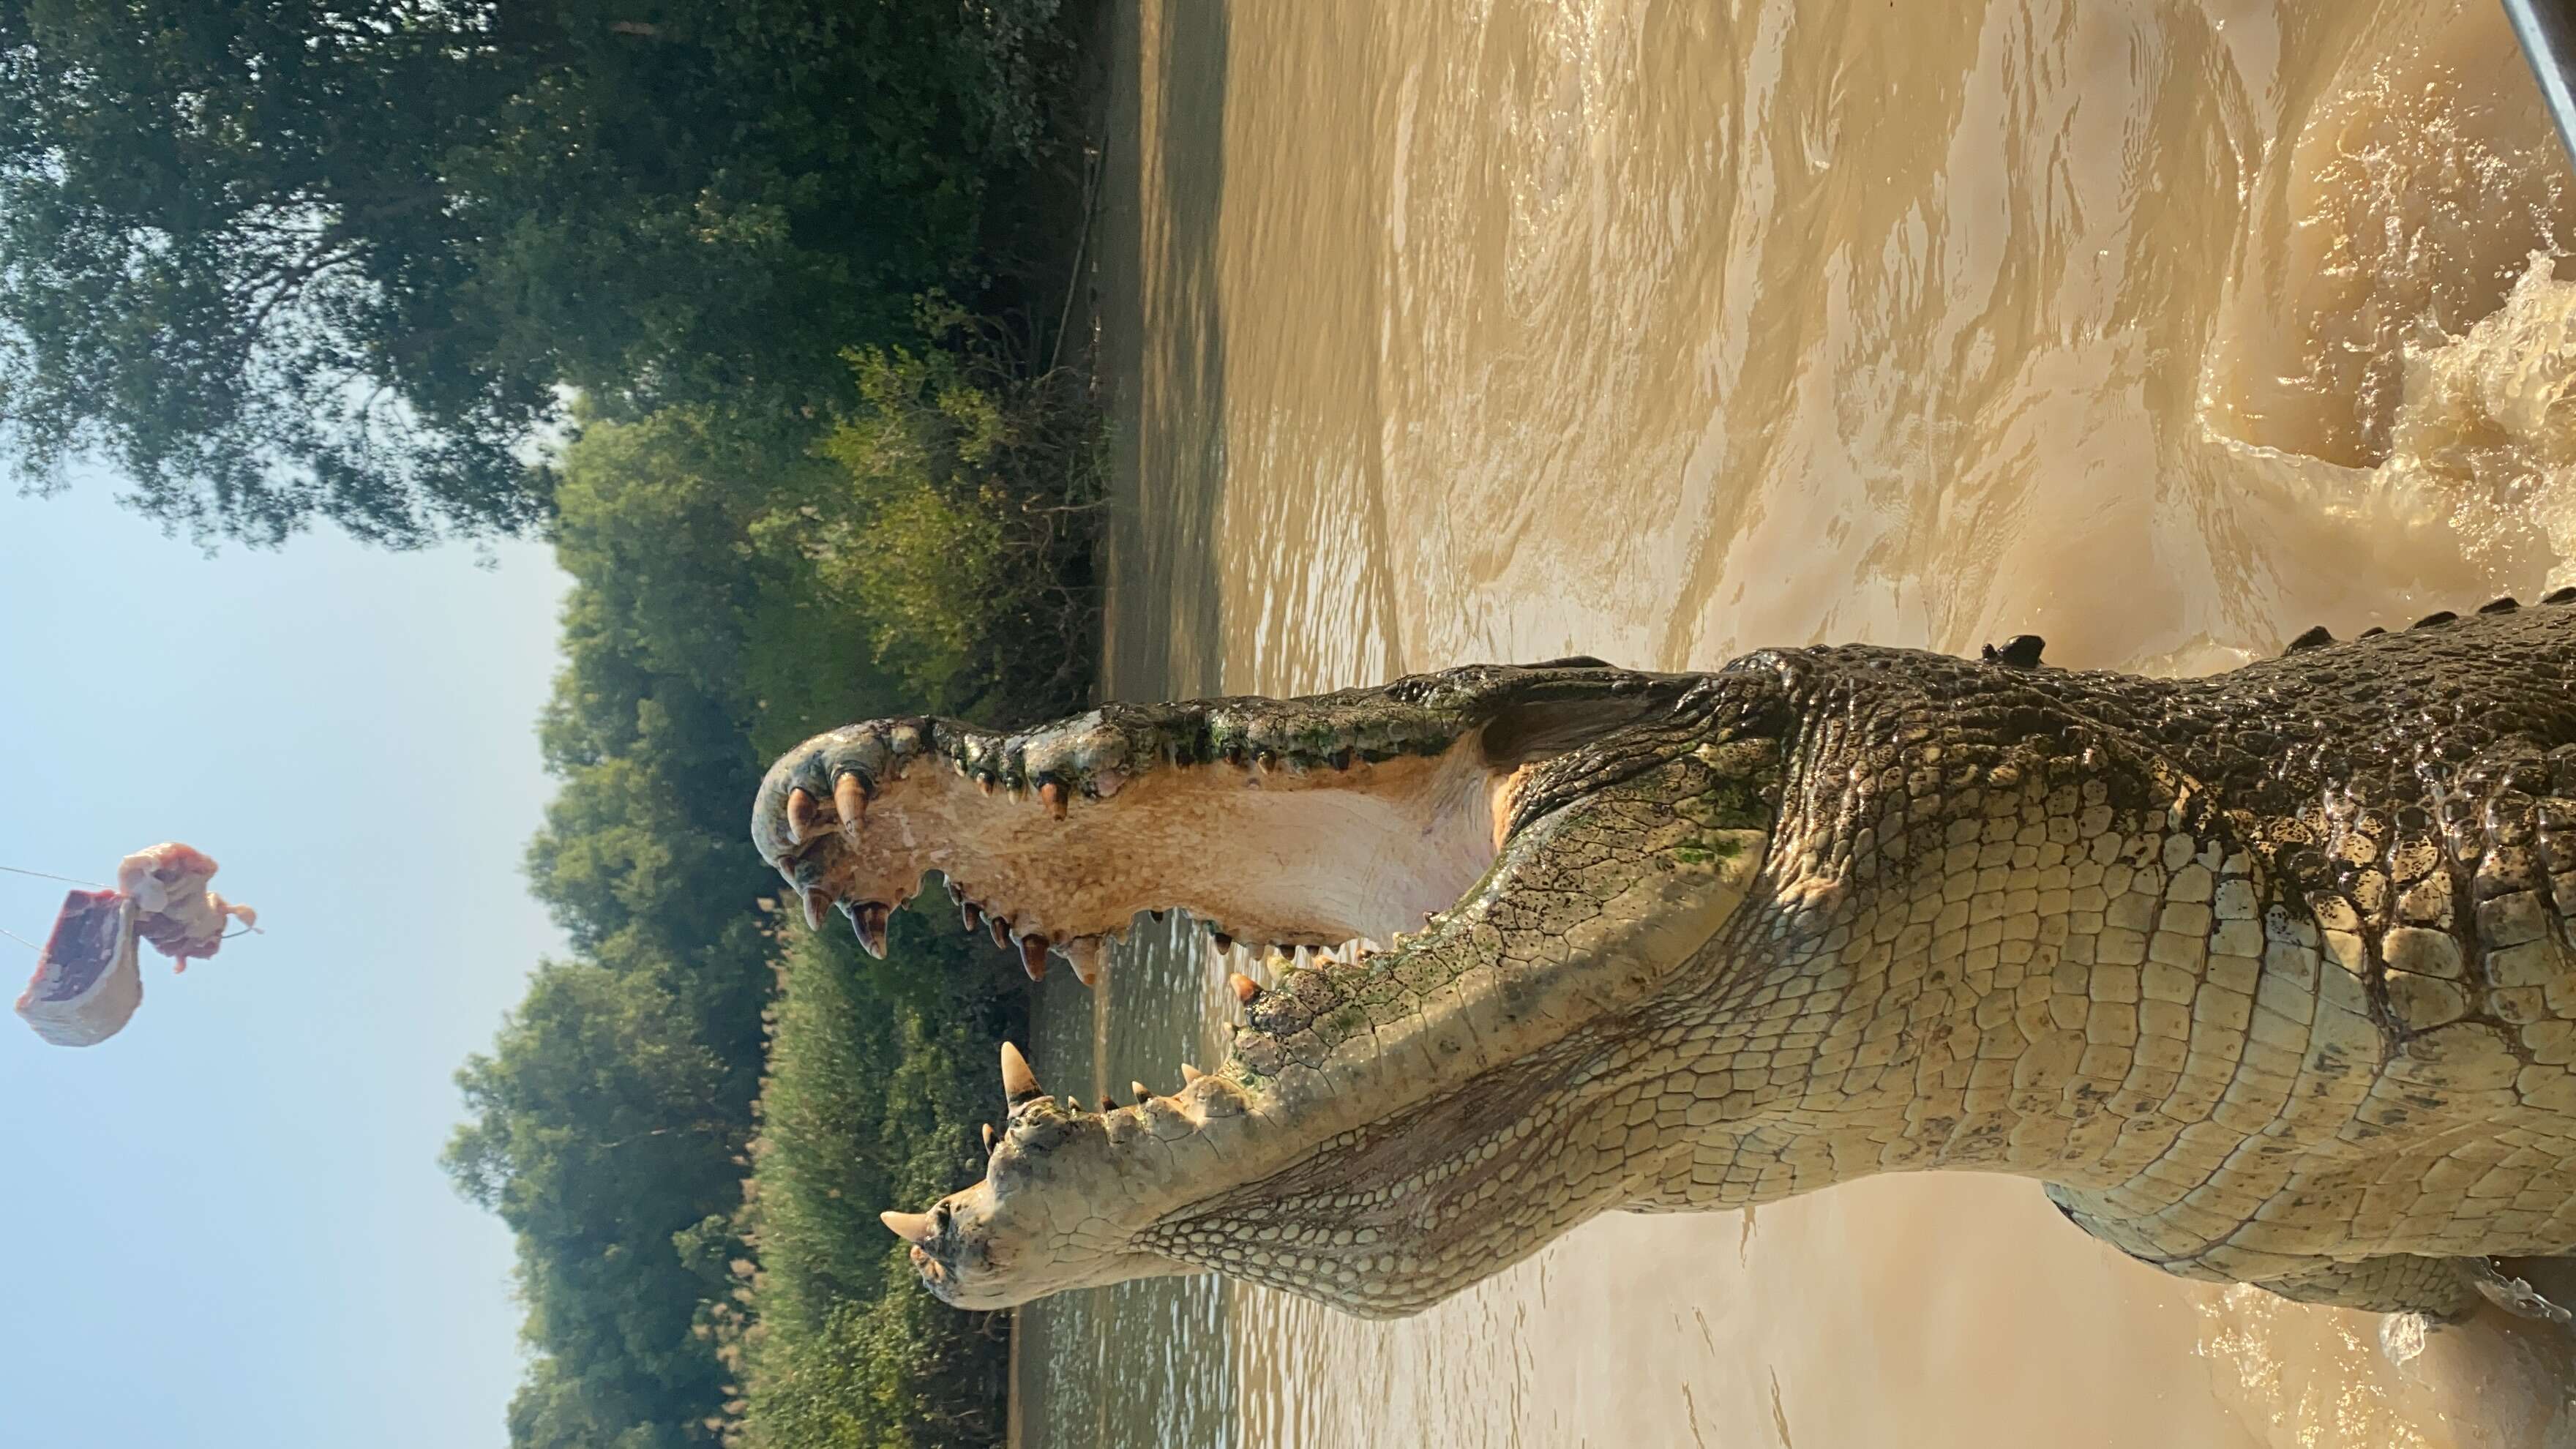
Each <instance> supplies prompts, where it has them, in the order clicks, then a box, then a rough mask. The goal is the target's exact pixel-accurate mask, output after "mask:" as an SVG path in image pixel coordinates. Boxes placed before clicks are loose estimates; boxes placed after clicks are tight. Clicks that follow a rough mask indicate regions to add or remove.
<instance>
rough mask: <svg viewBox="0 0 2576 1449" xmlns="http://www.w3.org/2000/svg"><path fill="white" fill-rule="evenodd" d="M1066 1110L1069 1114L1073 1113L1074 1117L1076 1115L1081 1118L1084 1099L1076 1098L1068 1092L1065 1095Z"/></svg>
mask: <svg viewBox="0 0 2576 1449" xmlns="http://www.w3.org/2000/svg"><path fill="white" fill-rule="evenodd" d="M1064 1110H1066V1111H1068V1112H1071V1113H1072V1114H1073V1115H1075V1116H1076V1117H1079V1116H1081V1115H1082V1099H1081V1098H1080V1097H1077V1096H1075V1095H1074V1094H1072V1093H1071V1092H1067V1093H1065V1094H1064Z"/></svg>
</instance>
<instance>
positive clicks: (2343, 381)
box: [1015, 0, 2576, 1449]
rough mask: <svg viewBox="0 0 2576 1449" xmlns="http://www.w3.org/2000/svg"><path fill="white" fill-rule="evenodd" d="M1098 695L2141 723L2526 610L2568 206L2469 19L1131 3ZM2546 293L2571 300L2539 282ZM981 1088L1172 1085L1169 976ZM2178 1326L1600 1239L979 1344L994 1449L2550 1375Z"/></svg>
mask: <svg viewBox="0 0 2576 1449" xmlns="http://www.w3.org/2000/svg"><path fill="white" fill-rule="evenodd" d="M1113 28H1114V31H1115V35H1114V40H1113V44H1112V46H1111V50H1110V54H1111V56H1112V75H1113V79H1112V85H1111V95H1112V102H1111V107H1110V119H1109V123H1108V126H1107V128H1106V131H1105V139H1106V142H1107V148H1106V149H1107V166H1106V177H1107V180H1106V184H1105V187H1104V197H1105V201H1104V206H1103V209H1102V214H1101V222H1100V227H1099V230H1098V232H1097V233H1096V234H1095V251H1094V255H1095V256H1096V258H1097V271H1096V274H1095V283H1096V286H1097V293H1098V300H1099V303H1100V307H1101V329H1102V331H1101V339H1102V342H1103V344H1104V347H1105V356H1106V358H1107V360H1108V362H1109V364H1110V366H1109V373H1110V375H1111V377H1112V379H1113V380H1114V383H1115V388H1116V392H1115V408H1116V412H1115V415H1116V418H1117V424H1118V429H1119V443H1118V447H1119V452H1120V466H1121V478H1122V484H1121V490H1120V496H1119V498H1118V500H1117V504H1118V511H1117V521H1116V525H1115V535H1114V540H1113V547H1112V551H1111V562H1112V576H1113V588H1112V606H1111V619H1110V635H1109V646H1108V659H1107V678H1108V681H1109V687H1110V689H1111V692H1112V693H1113V694H1115V695H1117V696H1120V697H1126V698H1149V697H1150V698H1165V697H1174V696H1182V695H1190V694H1197V693H1212V692H1218V691H1224V692H1236V691H1259V692H1268V693H1287V692H1301V691H1307V690H1314V689H1323V688H1332V687H1337V686H1341V685H1346V684H1353V683H1362V682H1374V681H1377V680H1379V679H1382V678H1384V677H1386V676H1390V675H1393V674H1397V673H1401V672H1404V671H1408V670H1416V669H1427V668H1434V667H1438V666H1441V665H1446V664H1452V663H1457V662H1461V661H1468V660H1484V659H1493V660H1514V659H1532V658H1543V657H1547V656H1551V655H1558V654H1564V653H1572V652H1585V653H1593V654H1599V655H1602V656H1605V657H1607V658H1610V659H1612V660H1614V661H1617V662H1620V663H1625V664H1631V665H1637V666H1643V667H1653V668H1664V669H1680V668H1707V667H1714V666H1716V665H1718V664H1720V663H1722V662H1723V661H1725V660H1726V659H1728V658H1729V657H1731V656H1732V655H1734V654H1737V653H1740V652H1742V651H1744V650H1746V649H1749V648H1754V647H1759V646H1762V645H1769V644H1799V643H1806V642H1811V641H1820V640H1850V639H1859V640H1869V641H1873V642H1878V643H1884V644H1898V645H1915V646H1924V647H1930V648H1935V649H1942V650H1949V651H1973V650H1974V649H1975V648H1976V646H1978V645H1979V644H1980V643H1983V642H1986V641H1988V640H1995V639H2001V638H2004V637H2006V636H2009V635H2013V634H2018V633H2023V632H2035V633H2039V634H2042V635H2045V636H2046V637H2047V639H2048V644H2049V651H2048V653H2049V658H2050V660H2051V661H2052V662H2056V663H2062V664H2068V665H2075V666H2115V667H2122V668H2129V669H2139V670H2150V671H2163V672H2169V673H2195V672H2203V671H2207V670H2212V669H2218V668H2225V667H2228V666H2230V665H2232V664H2234V663H2237V662H2240V661H2242V660H2245V659H2248V658H2252V657H2256V656H2259V655H2263V654H2266V653H2269V652H2272V651H2274V650H2276V649H2277V648H2278V647H2279V644H2280V642H2281V641H2282V640H2284V639H2287V638H2289V637H2290V636H2292V635H2294V634H2296V633H2298V632H2299V631H2301V630H2302V629H2304V628H2306V627H2307V626H2309V625H2311V624H2315V623H2320V622H2322V623H2325V624H2328V625H2330V626H2332V627H2333V628H2334V629H2335V630H2336V631H2337V632H2338V633H2339V634H2349V633H2350V632H2353V631H2355V630H2357V629H2359V628H2362V627H2365V626H2367V625H2369V624H2371V623H2374V622H2376V623H2389V624H2395V623H2402V622H2404V621H2406V620H2410V619H2412V618H2414V617H2416V616H2418V615H2421V614H2424V613H2428V612H2430V611H2432V610H2434V609H2437V608H2465V607H2467V606H2470V605H2474V604H2476V603H2479V602H2483V601H2484V600H2486V599H2487V598H2489V597H2491V596H2493V595H2495V594H2500V593H2507V592H2511V593H2516V594H2519V595H2520V596H2522V597H2524V598H2526V599H2528V598H2531V597H2534V596H2535V595H2537V594H2538V593H2540V592H2541V591H2543V590H2544V589H2547V588H2550V587H2553V586H2556V585H2558V584H2561V583H2565V582H2569V581H2570V580H2571V578H2576V563H2571V562H2570V560H2576V491H2571V487H2572V486H2576V472H2572V471H2571V470H2576V416H2571V413H2570V409H2571V407H2576V403H2571V402H2570V401H2569V396H2570V392H2571V383H2576V284H2571V283H2568V282H2561V281H2558V280H2556V279H2555V277H2554V275H2553V269H2552V265H2551V262H2550V260H2549V258H2548V254H2550V253H2553V252H2555V251H2558V250H2560V249H2563V248H2566V247H2567V246H2568V243H2569V241H2570V237H2571V233H2576V187H2571V185H2570V182H2569V179H2568V172H2567V169H2566V166H2565V163H2564V162H2563V161H2562V160H2561V159H2560V158H2559V157H2558V155H2557V153H2556V152H2555V150H2554V149H2553V147H2552V146H2551V144H2550V141H2549V137H2548V133H2547V131H2546V128H2545V122H2544V119H2543V117H2542V114H2541V112H2540V110H2539V108H2538V105H2537V102H2536V100H2535V99H2534V93H2533V89H2532V85H2531V82H2530V79H2529V75H2528V73H2527V71H2526V70H2525V68H2524V65H2523V62H2522V60H2521V58H2520V56H2519V54H2518V52H2517V51H2516V50H2515V49H2514V48H2513V46H2512V43H2511V40H2510V37H2509V35H2508V33H2507V31H2506V29H2505V26H2504V23H2503V21H2502V18H2501V16H2500V14H2499V13H2498V11H2497V10H2496V8H2495V7H2494V5H2493V4H2492V3H2491V0H2476V3H2465V4H2457V5H2453V4H2443V3H2423V0H2404V3H2398V0H2390V3H2367V0H2342V3H2295V4H2264V3H2255V0H2247V3H2209V4H2202V5H2190V4H2161V5H2160V4H2145V3H2122V0H2083V3H2080V4H2078V3H2075V0H1997V3H1985V4H1977V3H1964V4H1951V5H1923V4H1889V3H1883V0H1862V3H1850V4H1836V3H1817V0H1739V3H1732V4H1729V3H1722V0H1701V3H1695V4H1693V3H1686V4H1629V3H1617V0H1599V3H1568V4H1519V5H1511V4H1500V3H1494V0H1480V3H1463V0H1462V3H1450V0H1439V3H1434V0H1406V3H1403V4H1400V5H1386V4H1382V3H1380V4H1367V3H1356V0H1296V3H1294V4H1291V3H1285V0H1271V3H1265V4H1260V5H1224V4H1217V3H1212V0H1140V3H1127V4H1123V5H1121V6H1120V7H1119V8H1118V10H1117V12H1116V16H1115V20H1114V22H1113ZM2572 275H2576V273H2572ZM1148 935H1149V936H1150V937H1151V939H1149V940H1146V941H1144V942H1143V943H1142V944H1141V945H1139V946H1138V947H1136V948H1134V949H1132V950H1129V951H1127V952H1125V953H1123V954H1122V955H1121V956H1119V957H1118V958H1117V959H1116V960H1114V961H1113V963H1112V966H1111V969H1110V974H1109V980H1108V984H1107V985H1106V986H1105V987H1104V988H1103V990H1102V991H1101V992H1100V993H1098V994H1097V995H1093V994H1087V993H1085V992H1084V991H1083V990H1082V988H1081V987H1079V986H1078V985H1076V984H1074V983H1073V981H1072V980H1071V978H1070V973H1067V972H1057V973H1054V976H1053V978H1052V979H1051V980H1050V981H1049V982H1048V983H1047V987H1046V992H1045V995H1044V997H1043V1000H1042V1003H1041V1026H1040V1029H1039V1032H1038V1039H1037V1042H1036V1044H1035V1045H1036V1051H1035V1053H1034V1055H1035V1058H1036V1061H1037V1064H1038V1067H1039V1069H1040V1072H1041V1075H1042V1076H1044V1077H1045V1079H1046V1080H1047V1081H1048V1083H1049V1084H1050V1085H1051V1086H1055V1087H1057V1088H1058V1089H1059V1090H1087V1091H1088V1092H1091V1093H1098V1092H1101V1091H1105V1090H1113V1089H1114V1090H1117V1091H1118V1092H1119V1093H1120V1094H1121V1095H1122V1096H1123V1095H1124V1091H1125V1086H1124V1084H1125V1083H1126V1082H1127V1080H1128V1079H1129V1078H1130V1077H1139V1078H1142V1079H1144V1080H1145V1081H1146V1082H1147V1083H1149V1084H1151V1085H1154V1086H1156V1087H1158V1088H1164V1089H1168V1088H1169V1087H1171V1086H1173V1085H1175V1084H1176V1083H1177V1080H1178V1078H1177V1066H1176V1064H1177V1063H1178V1062H1179V1061H1181V1060H1182V1059H1184V1058H1189V1059H1193V1060H1198V1061H1206V1060H1208V1059H1209V1058H1210V1057H1212V1056H1214V1055H1216V1048H1215V1045H1214V1042H1213V1040H1212V1030H1213V1023H1214V1022H1215V1021H1217V1020H1218V1019H1219V1018H1220V1016H1221V1014H1222V1013H1221V1010H1220V1002H1219V1001H1218V1000H1217V993H1218V991H1219V990H1220V983H1221V981H1222V978H1223V975H1224V972H1225V970H1226V969H1227V966H1226V963H1224V962H1222V961H1219V960H1217V959H1216V958H1214V957H1213V956H1212V954H1211V953H1210V952H1209V950H1208V948H1207V947H1206V946H1205V945H1204V944H1203V938H1197V937H1195V936H1194V935H1193V934H1192V933H1191V932H1190V931H1189V930H1188V928H1187V927H1186V925H1185V924H1184V923H1182V922H1180V921H1179V920H1178V919H1177V918H1176V920H1175V922H1174V923H1173V925H1172V926H1170V927H1169V928H1168V929H1158V930H1157V931H1156V932H1149V933H1148ZM2382 1328H2383V1325H2382V1322H2381V1320H2379V1319H2377V1318H2374V1317H2372V1316H2369V1315H2363V1314H2354V1313H2346V1312H2339V1311H2334V1310H2324V1309H2312V1308H2304V1307H2300V1306H2297V1305H2292V1304H2289V1303H2286V1302H2282V1301H2280V1300H2277V1299H2274V1298H2271V1297H2269V1296H2268V1295H2264V1294H2261V1293H2258V1292H2254V1291H2251V1290H2244V1289H2236V1290H2227V1289H2221V1288H2216V1287H2212V1286H2206V1285H2199V1284H2191V1283H2185V1282H2182V1281H2180V1280H2176V1279H2172V1278H2168V1277H2165V1276H2163V1275H2160V1274H2158V1273H2156V1272H2154V1271H2153V1270H2151V1269H2148V1268H2145V1267H2142V1266H2139V1265H2137V1264H2134V1263H2130V1262H2128V1261H2126V1260H2124V1259H2121V1258H2120V1257H2119V1256H2118V1255H2116V1254H2115V1253H2113V1252H2111V1251H2110V1250H2109V1249H2107V1248H2104V1247H2102V1246H2100V1245H2098V1244H2096V1243H2094V1242H2093V1241H2092V1240H2090V1239H2088V1238H2086V1237H2084V1236H2083V1235H2082V1234H2080V1233H2078V1232H2076V1231H2075V1230H2074V1229H2072V1228H2071V1227H2069V1226H2067V1225H2066V1224H2065V1223H2064V1222H2062V1221H2061V1220H2059V1218H2058V1217H2057V1215H2056V1214H2055V1213H2054V1212H2053V1211H2051V1210H2050V1209H2049V1208H2048V1206H2047V1205H2046V1203H2045V1202H2044V1201H2043V1200H2042V1199H2041V1197H2040V1194H2039V1192H2038V1189H2037V1188H2036V1187H2034V1186H2033V1185H2031V1184H2029V1183H2026V1182H2022V1181H2018V1180H2013V1179H2006V1178H1988V1177H1977V1176H1970V1175H1925V1176H1908V1177H1886V1178H1879V1179H1875V1180H1871V1181H1865V1182H1861V1183H1856V1184H1851V1185H1847V1186H1844V1187H1841V1188H1838V1189H1835V1190H1832V1191H1829V1192H1825V1193H1820V1194H1817V1195H1814V1196H1812V1197H1808V1198H1803V1199H1799V1200H1796V1201H1792V1202H1788V1203H1784V1204H1780V1205H1778V1206H1774V1207H1766V1208H1763V1209H1761V1210H1760V1211H1759V1213H1758V1214H1745V1213H1729V1214H1709V1215H1700V1216H1679V1217H1655V1218H1641V1217H1626V1216H1620V1215H1611V1216H1606V1217H1603V1218H1601V1219H1598V1220H1596V1221H1594V1222H1593V1223H1591V1224H1589V1225H1587V1226H1585V1227H1583V1228H1582V1229H1580V1230H1578V1231H1576V1232H1574V1233H1572V1234H1571V1235H1569V1236H1567V1237H1566V1238H1564V1239H1562V1240H1560V1241H1559V1242H1557V1243H1556V1244H1554V1245H1553V1246H1551V1247H1549V1248H1547V1249H1546V1250H1545V1251H1543V1252H1541V1253H1540V1254H1538V1255H1537V1256H1536V1257H1535V1258H1533V1259H1531V1260H1530V1261H1528V1262H1525V1263H1523V1264H1521V1265H1520V1266H1518V1267H1516V1268H1513V1269H1511V1270H1509V1271H1506V1272H1504V1273H1502V1274H1500V1275H1499V1276H1497V1277H1495V1278H1494V1279H1492V1280H1490V1281H1489V1282H1487V1283H1485V1284H1484V1285H1482V1286H1481V1287H1479V1288H1477V1289H1475V1290H1473V1291H1471V1292H1469V1293H1467V1294H1464V1295H1462V1296H1461V1297H1459V1298H1457V1299H1455V1300H1453V1301H1451V1302H1449V1303H1447V1304H1444V1305H1442V1306H1441V1307H1439V1308H1437V1309H1435V1310H1433V1311H1431V1312H1429V1313H1426V1314H1423V1315H1421V1316H1420V1317H1418V1318H1414V1319H1410V1320H1406V1321H1402V1322H1397V1323H1385V1324H1380V1323H1364V1322H1360V1321H1357V1320H1353V1319H1347V1318H1342V1317H1338V1316H1336V1315H1334V1314H1331V1313H1329V1312H1326V1311H1324V1310H1321V1309H1318V1308H1315V1307H1312V1306H1310V1305H1307V1304H1303V1303H1300V1302H1297V1301H1295V1300H1293V1299H1289V1298H1286V1297H1283V1296H1281V1295H1278V1294H1275V1293H1271V1292H1268V1291H1265V1290H1261V1289H1257V1288H1249V1287H1243V1286H1238V1285H1229V1284H1224V1283H1220V1282H1217V1281H1215V1280H1213V1279H1193V1280H1164V1281H1158V1282H1154V1283H1146V1284H1132V1285H1126V1286H1122V1287H1119V1288H1115V1289H1109V1290H1102V1291H1096V1292H1089V1293H1082V1294H1073V1295H1067V1296H1065V1297H1062V1298H1058V1299H1054V1300H1051V1301H1048V1302H1046V1303H1043V1304H1041V1305H1038V1306H1036V1307H1034V1308H1031V1309H1029V1310H1027V1311H1026V1312H1025V1313H1024V1314H1023V1316H1022V1324H1021V1330H1022V1334H1021V1343H1020V1350H1021V1351H1020V1365H1019V1380H1018V1392H1017V1395H1016V1404H1015V1419H1016V1420H1017V1421H1018V1422H1019V1425H1020V1438H1021V1440H1022V1442H1023V1443H1025V1444H1027V1445H1030V1446H1033V1449H1035V1446H1045V1449H1058V1446H1103V1449H1105V1446H1167V1445H1247V1446H1274V1445H1277V1446H1285V1445H1318V1446H1342V1445H1408V1446H1410V1445H1424V1444H1440V1445H1462V1446H1504V1445H1531V1446H1536V1445H1579V1444H1593V1445H1622V1446H1633V1445H1697V1446H1712V1449H1714V1446H1727V1449H1744V1446H1769V1445H1774V1444H1776V1445H1778V1446H1781V1449H1792V1446H1794V1449H1837V1446H1878V1445H1899V1444H1902V1445H1908V1446H1945V1445H1959V1446H1970V1445H1974V1446H1980V1449H1991V1446H2022V1445H2047V1446H2060V1445H2086V1446H2103V1449H2132V1446H2139V1449H2143V1446H2177V1445H2188V1446H2202V1445H2208V1446H2225V1449H2235V1446H2267V1449H2268V1446H2300V1449H2330V1446H2341V1445H2354V1446H2361V1445H2369V1446H2382V1445H2386V1446H2400V1449H2405V1446H2447V1445H2496V1446H2519V1445H2542V1444H2567V1443H2576V1408H2571V1407H2570V1395H2571V1389H2576V1367H2571V1361H2576V1353H2571V1351H2570V1346H2569V1345H2570V1343H2571V1342H2576V1340H2567V1339H2561V1338H2557V1337H2553V1336H2551V1335H2549V1334H2546V1333H2535V1332H2531V1331H2526V1330H2524V1329H2523V1328H2521V1327H2519V1326H2518V1325H2515V1324H2511V1323H2505V1322H2501V1321H2497V1320H2493V1319H2481V1320H2478V1321H2474V1322H2472V1323H2471V1324H2469V1325H2467V1326H2465V1327H2462V1328H2457V1329H2451V1330H2446V1331H2443V1332H2440V1333H2436V1334H2433V1335H2432V1336H2431V1337H2430V1338H2428V1339H2425V1340H2423V1341H2421V1342H2415V1341H2411V1340H2406V1339H2403V1338H2400V1339H2399V1340H2397V1341H2395V1342H2388V1343H2384V1342H2383V1332H2382Z"/></svg>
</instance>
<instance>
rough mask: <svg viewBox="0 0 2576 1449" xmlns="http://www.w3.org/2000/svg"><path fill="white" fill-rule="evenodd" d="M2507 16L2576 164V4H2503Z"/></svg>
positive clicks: (2546, 0)
mask: <svg viewBox="0 0 2576 1449" xmlns="http://www.w3.org/2000/svg"><path fill="white" fill-rule="evenodd" d="M2504 13H2505V18H2506V19H2508V20H2510V21H2512V22H2513V36H2514V39H2516V40H2519V41H2521V42H2522V54H2523V58H2524V59H2526V60H2528V61H2530V62H2531V73H2532V75H2533V76H2534V77H2536V78H2537V79H2538V80H2539V82H2540V99H2541V101H2542V103H2543V104H2545V105H2547V106H2548V107H2549V119H2550V120H2552V121H2554V122H2556V123H2557V125H2558V144H2559V145H2560V146H2562V147H2564V148H2565V149H2566V152H2567V156H2568V160H2569V162H2570V163H2571V164H2576V0H2504Z"/></svg>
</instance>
